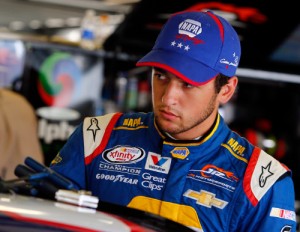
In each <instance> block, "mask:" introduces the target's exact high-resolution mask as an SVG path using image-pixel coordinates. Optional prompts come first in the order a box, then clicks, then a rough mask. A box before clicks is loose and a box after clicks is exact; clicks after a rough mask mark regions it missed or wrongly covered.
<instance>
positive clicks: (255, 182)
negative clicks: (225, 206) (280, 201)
mask: <svg viewBox="0 0 300 232" xmlns="http://www.w3.org/2000/svg"><path fill="white" fill-rule="evenodd" d="M290 174H291V173H290V170H289V169H288V168H287V167H286V166H285V165H283V164H282V163H280V162H279V161H278V160H276V159H275V158H274V157H272V156H271V155H269V154H267V153H266V152H264V151H263V150H261V149H260V148H258V147H255V148H254V150H253V153H252V156H251V158H250V160H249V163H248V166H247V169H246V171H245V176H244V182H243V188H244V191H245V193H246V195H247V197H248V199H249V200H250V202H251V203H252V205H256V204H257V203H258V202H259V201H260V200H261V199H262V197H263V196H264V195H265V194H266V193H267V191H268V190H269V189H270V188H271V187H272V186H273V185H274V184H275V183H276V182H277V181H278V180H279V179H280V178H281V177H282V176H284V175H286V176H287V178H291V177H290Z"/></svg>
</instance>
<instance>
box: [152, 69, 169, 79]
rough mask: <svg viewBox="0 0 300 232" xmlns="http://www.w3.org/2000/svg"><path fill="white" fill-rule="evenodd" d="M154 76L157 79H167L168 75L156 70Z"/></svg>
mask: <svg viewBox="0 0 300 232" xmlns="http://www.w3.org/2000/svg"><path fill="white" fill-rule="evenodd" d="M153 76H154V77H155V78H156V79H157V80H166V79H167V77H166V75H165V74H163V73H161V72H157V71H155V72H154V74H153Z"/></svg>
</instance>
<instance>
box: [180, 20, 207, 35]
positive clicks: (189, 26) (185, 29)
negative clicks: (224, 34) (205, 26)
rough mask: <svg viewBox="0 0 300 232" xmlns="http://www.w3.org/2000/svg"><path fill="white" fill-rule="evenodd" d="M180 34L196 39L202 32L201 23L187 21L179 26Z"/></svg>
mask: <svg viewBox="0 0 300 232" xmlns="http://www.w3.org/2000/svg"><path fill="white" fill-rule="evenodd" d="M178 28H179V34H184V35H188V36H189V37H192V38H193V37H195V36H197V35H199V34H200V33H201V32H202V27H201V23H200V22H198V21H195V20H192V19H186V20H184V21H183V22H181V23H180V24H179V26H178Z"/></svg>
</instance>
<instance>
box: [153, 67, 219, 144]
mask: <svg viewBox="0 0 300 232" xmlns="http://www.w3.org/2000/svg"><path fill="white" fill-rule="evenodd" d="M214 81H215V80H214V79H213V80H212V81H210V82H208V83H207V84H205V85H202V86H192V85H190V84H188V83H186V82H184V81H183V80H182V79H180V78H178V77H177V76H175V75H174V74H172V73H170V72H167V71H164V70H162V69H157V68H154V69H153V71H152V104H153V111H154V114H155V120H156V122H157V124H158V126H159V127H160V128H161V129H162V130H163V131H165V132H167V133H169V134H170V135H171V136H172V137H174V138H176V139H182V140H184V139H194V138H196V137H199V136H201V135H203V134H204V133H205V132H206V131H207V130H209V128H210V127H211V125H212V124H213V122H214V120H215V117H216V114H217V111H218V107H219V102H218V94H217V93H216V91H215V87H214Z"/></svg>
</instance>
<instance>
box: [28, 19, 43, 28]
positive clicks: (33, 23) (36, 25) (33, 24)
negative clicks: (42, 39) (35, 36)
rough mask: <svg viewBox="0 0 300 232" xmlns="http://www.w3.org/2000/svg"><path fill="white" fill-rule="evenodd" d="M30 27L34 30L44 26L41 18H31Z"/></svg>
mask: <svg viewBox="0 0 300 232" xmlns="http://www.w3.org/2000/svg"><path fill="white" fill-rule="evenodd" d="M29 27H30V28H31V29H33V30H36V29H39V28H41V27H42V22H41V21H39V20H31V21H30V22H29Z"/></svg>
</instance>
